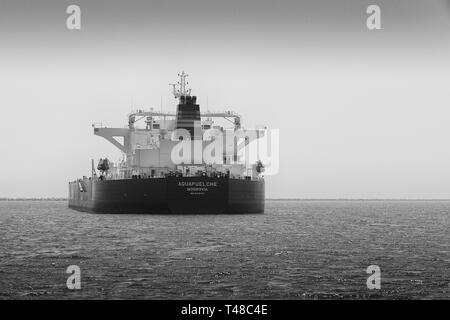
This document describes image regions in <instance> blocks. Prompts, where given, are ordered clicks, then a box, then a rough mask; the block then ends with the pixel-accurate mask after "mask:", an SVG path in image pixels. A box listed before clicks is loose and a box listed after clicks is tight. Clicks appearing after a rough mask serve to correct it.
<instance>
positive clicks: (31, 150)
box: [0, 0, 450, 198]
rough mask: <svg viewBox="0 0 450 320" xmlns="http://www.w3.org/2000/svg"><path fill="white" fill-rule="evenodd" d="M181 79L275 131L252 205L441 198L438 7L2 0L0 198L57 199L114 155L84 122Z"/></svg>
mask: <svg viewBox="0 0 450 320" xmlns="http://www.w3.org/2000/svg"><path fill="white" fill-rule="evenodd" d="M70 4H77V5H79V6H80V7H81V11H82V22H81V30H79V31H70V30H68V29H67V28H66V18H67V16H68V15H67V14H66V8H67V6H68V5H70ZM370 4H378V5H379V6H380V7H381V24H382V29H381V30H374V31H369V30H368V29H367V28H366V19H367V14H366V8H367V6H368V5H370ZM181 70H185V71H187V72H188V73H189V74H190V83H191V87H192V89H193V93H194V94H196V95H197V96H198V99H199V102H200V104H201V107H202V108H204V109H206V102H207V101H208V104H209V109H211V110H214V109H216V110H223V109H228V108H231V109H233V110H235V111H237V112H239V113H241V114H242V116H243V122H244V125H245V126H247V127H251V126H253V125H257V124H265V125H267V126H269V127H271V128H278V129H280V135H281V146H280V151H281V152H280V172H279V174H278V175H276V176H272V177H268V178H267V184H266V190H267V197H271V198H274V197H275V198H280V197H289V198H294V197H295V198H450V90H449V89H448V86H449V83H450V81H449V80H450V79H449V77H450V1H443V0H435V1H433V0H430V1H420V0H395V1H392V0H391V1H363V0H347V1H336V0H329V1H318V0H310V1H300V0H282V1H266V0H262V1H261V0H250V1H245V0H231V1H230V0H226V1H225V0H221V1H212V0H196V1H191V0H183V1H170V0H169V1H168V0H164V1H143V0H142V1H114V0H104V1H99V0H90V1H75V0H73V1H61V0H59V1H56V0H54V1H23V0H19V1H17V0H14V1H12V0H11V1H10V0H1V2H0V108H1V113H0V135H1V137H2V141H3V143H2V148H1V156H0V159H1V160H0V197H2V196H3V197H45V196H66V195H67V182H68V181H69V180H73V179H75V178H77V177H81V176H82V175H87V174H89V170H90V159H91V158H94V159H98V158H100V157H104V156H105V155H106V156H109V157H110V158H113V159H114V158H117V157H118V156H119V154H120V153H119V152H118V151H116V150H115V147H113V146H112V145H110V144H109V143H108V142H107V141H106V140H103V139H102V138H100V137H96V136H94V135H93V132H92V128H91V124H92V123H93V122H102V123H103V124H105V125H108V126H110V127H113V126H117V127H122V126H124V125H125V124H126V121H127V119H126V115H127V113H129V111H130V110H131V109H132V107H133V108H149V107H155V108H159V106H160V100H161V97H162V99H163V109H164V110H166V111H175V103H176V100H175V99H174V98H173V97H172V96H171V94H170V90H169V89H170V88H169V86H168V83H171V82H173V81H176V75H177V73H178V72H180V71H181Z"/></svg>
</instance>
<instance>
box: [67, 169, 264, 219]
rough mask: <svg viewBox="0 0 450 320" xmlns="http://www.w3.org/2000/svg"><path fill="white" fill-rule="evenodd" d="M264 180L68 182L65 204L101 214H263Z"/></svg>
mask: <svg viewBox="0 0 450 320" xmlns="http://www.w3.org/2000/svg"><path fill="white" fill-rule="evenodd" d="M264 194H265V192H264V181H263V180H257V181H255V180H242V179H227V178H209V177H181V178H177V177H169V178H152V179H124V180H89V179H84V180H81V181H76V182H70V183H69V207H70V208H72V209H76V210H80V211H89V212H101V213H155V214H164V213H172V214H200V213H204V214H220V213H263V212H264Z"/></svg>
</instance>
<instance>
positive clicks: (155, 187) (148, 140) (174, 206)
mask: <svg viewBox="0 0 450 320" xmlns="http://www.w3.org/2000/svg"><path fill="white" fill-rule="evenodd" d="M178 76H179V81H178V82H177V83H175V84H171V86H172V89H173V95H174V97H175V99H177V100H178V104H177V105H176V112H174V113H170V112H163V111H162V109H161V110H159V111H155V110H154V109H155V108H149V109H146V110H145V109H138V110H135V111H132V112H131V113H130V114H129V115H128V124H127V125H126V126H125V127H123V128H109V127H105V126H103V125H102V124H98V123H95V124H93V125H92V126H93V129H94V135H97V136H99V137H102V138H104V139H106V140H107V141H108V142H110V143H112V144H113V145H114V146H115V147H117V148H118V149H119V150H120V151H121V153H122V158H121V160H119V161H116V162H112V161H110V160H109V159H107V158H102V159H100V160H99V161H98V164H97V167H96V166H95V162H94V160H93V159H91V174H90V176H89V177H88V176H83V177H82V178H79V179H76V180H73V181H71V182H69V194H68V206H69V208H71V209H75V210H78V211H85V212H93V213H142V214H245V213H264V206H265V181H264V164H263V163H262V162H261V160H259V158H258V155H257V154H256V158H255V157H253V158H254V159H253V160H252V159H250V158H251V157H249V154H250V152H249V151H248V150H249V146H250V145H251V144H253V145H254V144H255V142H256V144H258V143H259V140H260V139H261V137H263V136H264V135H265V131H266V130H267V127H261V126H260V127H257V128H255V129H251V130H249V129H244V128H242V127H241V116H240V115H239V114H237V113H235V112H233V111H218V112H211V111H209V110H207V111H206V112H201V110H200V105H199V104H198V103H197V97H196V96H195V95H191V89H188V82H187V80H186V79H187V76H188V75H187V74H186V73H185V72H184V71H183V72H182V73H180V74H178ZM220 122H225V123H227V124H230V127H226V126H225V125H221V123H220ZM253 149H255V148H253ZM243 150H244V151H247V152H243ZM256 150H257V151H256V153H258V149H257V148H256ZM255 159H256V160H255Z"/></svg>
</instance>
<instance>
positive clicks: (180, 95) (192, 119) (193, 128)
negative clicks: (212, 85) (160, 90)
mask: <svg viewBox="0 0 450 320" xmlns="http://www.w3.org/2000/svg"><path fill="white" fill-rule="evenodd" d="M178 76H179V77H180V81H178V83H177V84H172V86H173V94H174V96H175V98H177V99H178V101H179V102H178V106H177V114H176V127H175V128H176V129H184V130H186V131H187V132H189V134H190V137H191V139H202V136H201V118H200V106H199V105H198V104H197V97H196V96H191V89H187V87H186V85H187V84H189V83H188V82H186V77H187V76H188V75H187V74H186V73H185V72H184V71H183V72H182V73H181V74H178Z"/></svg>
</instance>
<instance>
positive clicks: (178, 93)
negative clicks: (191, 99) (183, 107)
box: [170, 71, 191, 99]
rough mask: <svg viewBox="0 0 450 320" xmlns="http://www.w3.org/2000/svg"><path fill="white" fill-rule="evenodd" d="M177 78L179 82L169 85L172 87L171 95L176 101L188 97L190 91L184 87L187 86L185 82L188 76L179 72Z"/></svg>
mask: <svg viewBox="0 0 450 320" xmlns="http://www.w3.org/2000/svg"><path fill="white" fill-rule="evenodd" d="M178 76H179V77H180V81H178V82H177V83H176V84H175V83H171V84H170V85H171V86H172V87H173V95H174V96H175V98H178V99H179V98H180V97H182V96H185V97H186V96H190V95H191V89H188V88H187V87H186V85H188V84H189V82H187V81H186V77H187V76H188V74H187V73H185V72H184V71H183V72H181V74H178Z"/></svg>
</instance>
